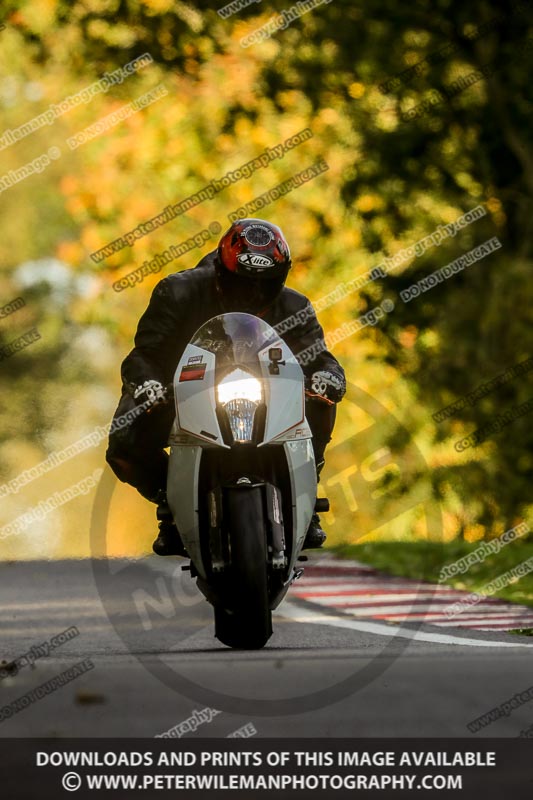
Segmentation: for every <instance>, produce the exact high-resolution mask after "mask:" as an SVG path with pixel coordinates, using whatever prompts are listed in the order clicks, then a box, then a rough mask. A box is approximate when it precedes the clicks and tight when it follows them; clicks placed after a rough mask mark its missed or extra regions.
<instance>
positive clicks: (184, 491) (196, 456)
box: [167, 445, 206, 578]
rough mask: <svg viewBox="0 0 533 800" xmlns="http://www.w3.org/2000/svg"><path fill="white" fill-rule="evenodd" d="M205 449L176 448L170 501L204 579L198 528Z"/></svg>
mask: <svg viewBox="0 0 533 800" xmlns="http://www.w3.org/2000/svg"><path fill="white" fill-rule="evenodd" d="M202 449H203V448H202V447H198V446H196V447H187V446H182V445H178V446H173V447H171V449H170V460H169V464H168V479H167V499H168V504H169V506H170V510H171V511H172V515H173V517H174V522H175V523H176V526H177V528H178V530H179V532H180V536H181V539H182V541H183V544H184V545H185V547H186V548H187V552H188V554H189V555H190V557H191V559H192V561H193V563H194V564H195V566H196V569H197V570H198V572H199V573H200V575H201V576H202V577H203V578H205V577H206V574H205V567H204V563H203V561H202V554H201V552H200V531H199V526H198V501H199V498H198V473H199V469H200V459H201V457H202Z"/></svg>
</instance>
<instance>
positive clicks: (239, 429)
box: [217, 369, 263, 442]
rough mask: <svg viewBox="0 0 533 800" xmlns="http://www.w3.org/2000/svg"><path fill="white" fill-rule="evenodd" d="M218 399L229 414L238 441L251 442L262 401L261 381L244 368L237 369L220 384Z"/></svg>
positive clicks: (232, 429) (234, 435) (233, 432)
mask: <svg viewBox="0 0 533 800" xmlns="http://www.w3.org/2000/svg"><path fill="white" fill-rule="evenodd" d="M217 390H218V401H219V403H221V404H222V405H223V406H224V410H225V411H226V414H227V415H228V419H229V424H230V427H231V432H232V434H233V438H234V440H235V441H236V442H251V441H252V431H253V427H254V416H255V411H256V408H257V406H258V404H259V403H260V402H261V399H262V396H263V391H262V388H261V382H260V381H258V380H257V378H254V376H253V375H250V374H249V373H248V372H245V371H244V370H242V369H235V370H233V372H230V373H229V374H228V375H226V376H225V377H224V378H223V379H222V380H221V381H220V383H219V384H218V387H217Z"/></svg>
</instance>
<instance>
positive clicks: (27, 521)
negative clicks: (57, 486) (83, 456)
mask: <svg viewBox="0 0 533 800" xmlns="http://www.w3.org/2000/svg"><path fill="white" fill-rule="evenodd" d="M102 472H103V469H102V468H101V467H99V468H98V469H95V470H94V472H93V473H92V474H91V475H87V476H86V477H85V478H82V479H81V480H80V481H78V482H77V483H73V484H72V485H71V486H68V487H67V488H66V489H63V491H58V492H54V494H52V495H50V496H49V497H47V498H46V500H41V501H40V502H39V503H38V505H36V506H33V507H32V508H30V509H29V510H28V511H25V512H24V514H21V515H20V516H19V517H17V518H16V519H14V520H13V522H9V523H8V524H7V525H4V526H3V527H2V528H0V541H1V540H2V539H7V538H8V537H9V536H16V535H18V534H19V533H23V532H24V531H25V530H27V529H28V528H29V527H30V525H31V524H32V523H33V522H37V521H42V520H43V519H44V518H45V517H46V516H48V514H51V513H52V511H55V510H56V508H60V507H61V506H64V505H65V503H69V502H70V501H71V500H74V498H75V497H79V496H80V495H85V494H88V493H89V492H90V491H91V489H95V488H96V486H98V481H99V480H100V478H101V476H102Z"/></svg>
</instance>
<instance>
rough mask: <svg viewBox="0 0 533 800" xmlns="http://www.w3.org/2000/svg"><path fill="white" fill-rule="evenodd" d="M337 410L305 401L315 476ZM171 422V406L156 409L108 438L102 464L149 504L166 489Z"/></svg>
mask: <svg viewBox="0 0 533 800" xmlns="http://www.w3.org/2000/svg"><path fill="white" fill-rule="evenodd" d="M135 406H136V403H135V401H134V400H133V398H132V397H131V396H130V395H129V394H126V393H124V394H123V395H122V397H121V398H120V402H119V404H118V407H117V410H116V411H115V415H114V417H113V419H116V418H117V417H122V416H124V415H125V414H127V413H128V412H129V411H131V410H132V409H133V408H135ZM336 410H337V407H336V406H335V405H328V404H327V403H324V402H323V401H322V400H316V399H313V398H308V399H307V400H306V404H305V413H306V417H307V421H308V423H309V427H310V428H311V432H312V434H313V450H314V454H315V461H316V465H317V474H318V475H320V471H321V470H322V467H323V466H324V452H325V449H326V445H327V444H328V442H329V441H330V440H331V435H332V433H333V427H334V425H335V417H336ZM173 421H174V406H173V404H168V405H159V406H156V407H155V408H154V409H152V410H151V411H150V412H149V413H144V414H141V415H140V416H139V417H137V419H135V420H134V421H133V422H132V423H130V424H128V425H126V426H124V427H123V428H117V430H115V431H114V432H113V433H111V434H110V436H109V446H108V448H107V452H106V461H107V463H108V464H109V466H110V467H111V469H112V470H113V472H114V473H115V475H116V476H117V478H118V479H119V480H120V481H122V482H123V483H129V484H130V485H131V486H134V487H135V489H137V491H138V492H139V494H141V495H142V496H143V497H145V498H146V499H147V500H150V501H151V502H156V496H157V494H158V492H159V491H160V490H161V489H166V487H167V470H168V454H167V453H166V452H165V450H164V448H165V447H166V446H167V442H168V437H169V435H170V430H171V428H172V423H173Z"/></svg>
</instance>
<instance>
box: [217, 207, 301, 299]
mask: <svg viewBox="0 0 533 800" xmlns="http://www.w3.org/2000/svg"><path fill="white" fill-rule="evenodd" d="M290 268H291V254H290V250H289V245H288V244H287V241H286V239H285V237H284V235H283V233H282V231H281V229H280V228H278V226H277V225H273V224H272V223H271V222H267V221H266V220H264V219H254V218H250V219H239V220H237V221H236V222H234V223H233V224H232V225H231V226H230V228H228V230H227V231H226V233H225V234H224V235H223V236H222V238H221V239H220V242H219V243H218V248H217V254H216V258H215V275H216V285H217V290H218V292H219V295H220V296H221V299H222V304H223V306H224V308H225V310H227V311H243V312H247V313H249V314H258V313H260V312H262V311H265V310H266V309H267V308H268V307H269V306H270V305H271V304H272V303H273V302H274V300H275V299H276V297H277V296H278V295H279V293H280V292H281V290H282V288H283V286H284V284H285V281H286V280H287V275H288V272H289V269H290Z"/></svg>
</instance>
